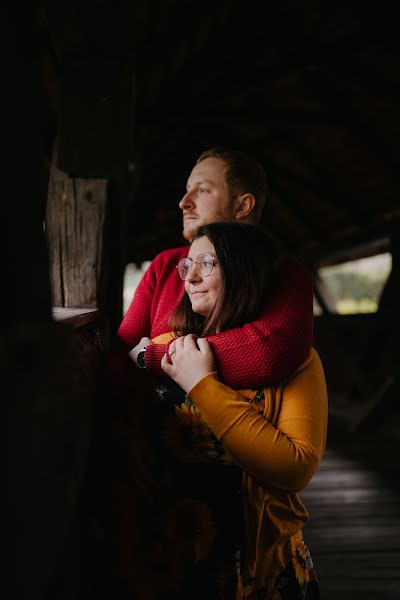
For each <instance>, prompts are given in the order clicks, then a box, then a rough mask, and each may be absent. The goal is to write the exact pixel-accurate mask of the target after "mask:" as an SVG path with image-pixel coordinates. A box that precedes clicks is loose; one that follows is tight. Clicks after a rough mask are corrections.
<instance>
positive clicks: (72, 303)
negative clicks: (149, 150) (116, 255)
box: [46, 165, 107, 308]
mask: <svg viewBox="0 0 400 600" xmlns="http://www.w3.org/2000/svg"><path fill="white" fill-rule="evenodd" d="M106 207H107V181H106V180H105V179H74V178H71V177H68V176H67V175H66V174H65V173H63V172H62V171H60V170H59V169H58V168H57V167H56V166H54V165H53V168H52V173H51V178H50V184H49V192H48V205H47V218H46V232H47V239H48V245H49V254H50V267H51V279H52V293H53V304H54V305H56V306H60V307H62V306H64V307H88V308H97V307H99V306H100V305H101V304H102V297H101V288H100V280H101V278H102V276H103V274H104V269H105V263H104V260H105V255H104V227H105V222H106Z"/></svg>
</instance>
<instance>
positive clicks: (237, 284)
mask: <svg viewBox="0 0 400 600" xmlns="http://www.w3.org/2000/svg"><path fill="white" fill-rule="evenodd" d="M203 236H206V237H207V238H208V239H209V240H210V242H211V243H212V244H213V246H214V248H215V254H216V259H217V260H218V264H219V268H220V270H221V293H220V295H219V298H218V300H217V301H216V303H215V305H214V307H213V309H212V311H211V313H210V314H209V315H208V316H207V317H203V316H202V315H198V314H196V313H194V312H193V310H192V305H191V302H190V300H189V296H188V295H187V294H184V295H183V297H182V300H181V301H180V303H179V304H178V306H177V308H176V310H175V311H174V313H173V315H172V317H171V321H170V325H171V329H172V330H173V331H174V333H175V334H176V335H187V334H188V333H194V334H196V335H198V336H202V337H205V336H207V335H212V334H214V333H216V332H219V331H226V330H227V329H233V328H235V327H241V326H242V325H244V324H245V323H251V322H252V321H254V320H255V319H256V318H257V317H258V316H259V314H260V313H261V310H262V309H263V308H264V306H265V304H266V302H267V300H268V294H269V292H271V291H272V285H273V282H274V277H275V275H276V272H277V270H278V266H279V262H280V251H279V247H278V244H277V242H276V240H274V238H272V237H271V236H270V235H269V234H267V233H265V232H264V231H262V230H261V229H260V228H258V227H256V226H255V225H250V224H248V223H243V222H241V221H219V222H216V223H209V224H208V225H203V226H202V227H200V228H199V230H198V231H197V234H196V237H195V238H194V239H199V238H201V237H203ZM193 241H194V240H193Z"/></svg>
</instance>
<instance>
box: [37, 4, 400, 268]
mask: <svg viewBox="0 0 400 600" xmlns="http://www.w3.org/2000/svg"><path fill="white" fill-rule="evenodd" d="M393 10H394V9H391V8H389V7H388V6H387V5H386V3H380V4H378V3H376V2H370V1H366V2H358V1H357V2H356V1H351V0H338V1H337V2H335V3H333V2H327V1H322V0H304V1H303V2H298V1H295V0H280V2H274V3H272V2H260V3H256V2H245V1H244V0H236V1H234V0H232V1H228V0H220V1H217V2H208V1H206V2H203V3H196V4H193V3H191V2H186V1H184V0H156V1H151V0H148V1H147V2H145V1H142V2H133V0H132V1H131V2H128V1H125V2H123V1H120V2H111V1H108V2H107V1H104V0H103V1H102V2H98V1H97V2H96V1H94V0H81V1H79V2H78V0H76V1H75V2H72V1H69V2H59V3H58V6H55V5H54V3H53V2H50V1H49V2H47V4H46V6H45V7H44V8H43V11H42V13H41V19H40V30H41V32H42V41H43V48H46V52H45V55H46V57H47V58H46V60H47V67H48V69H47V71H46V72H47V73H50V72H51V73H53V74H54V73H55V74H56V79H57V81H61V86H60V90H61V92H60V91H58V92H57V90H56V88H57V86H54V85H53V84H54V78H53V79H52V77H50V76H49V77H48V78H47V85H48V88H49V92H48V94H49V96H51V98H52V101H53V102H54V103H55V104H57V102H58V103H59V104H60V105H61V106H62V103H63V93H65V89H66V87H65V85H64V87H63V84H62V82H64V83H65V81H66V80H67V79H68V73H69V72H70V71H71V69H75V71H76V68H77V65H78V66H79V65H81V66H83V65H85V71H84V72H85V73H88V72H89V71H90V69H91V67H93V65H96V68H97V69H99V70H100V72H101V73H103V74H104V77H105V78H107V77H108V78H109V82H111V83H109V85H108V90H109V96H107V95H105V96H104V98H103V101H107V100H109V99H110V96H112V98H111V102H114V104H115V106H116V107H117V108H115V110H114V112H115V115H116V117H115V122H114V126H113V127H111V130H114V135H115V131H121V139H120V143H121V144H122V145H127V146H128V147H129V149H128V152H127V155H128V158H127V164H126V165H124V166H126V168H127V170H128V171H129V172H130V173H131V175H132V176H133V179H134V193H133V194H132V196H133V199H132V202H131V204H130V208H129V219H128V223H127V226H128V228H129V239H130V245H129V252H128V260H137V261H139V262H140V261H141V260H144V259H149V258H152V257H153V256H154V254H155V253H156V252H158V251H159V250H161V249H163V248H166V247H171V246H173V245H177V244H180V243H181V218H180V214H179V213H180V211H179V209H178V208H177V204H178V202H179V199H180V198H181V196H182V194H183V191H184V188H185V183H186V179H187V176H188V174H189V172H190V169H191V167H192V165H193V163H194V161H195V159H196V157H197V156H198V154H199V153H200V152H201V151H202V150H204V149H206V148H208V147H211V146H214V145H225V146H232V147H235V148H238V149H242V150H245V151H249V152H250V153H252V154H254V155H255V156H256V157H257V158H258V159H259V160H260V161H261V162H262V164H263V165H264V166H265V168H266V170H267V173H268V178H269V185H270V194H269V202H268V206H267V209H266V211H265V214H264V221H263V222H264V223H265V224H266V225H268V227H270V228H271V229H272V230H273V232H274V233H275V234H276V235H277V236H278V237H279V238H280V239H281V240H282V241H283V243H284V244H285V245H286V247H287V248H288V249H289V250H290V251H291V252H294V253H296V254H298V255H301V256H303V257H305V258H306V259H307V260H310V261H311V260H314V259H322V258H323V257H326V256H328V255H330V254H331V253H332V252H335V251H338V249H339V250H340V249H341V248H346V247H348V246H352V245H355V244H362V243H364V242H365V241H367V240H370V239H385V237H386V235H387V234H389V233H390V231H391V229H392V228H393V227H396V226H397V225H398V224H399V223H400V202H399V187H400V186H399V184H400V153H399V151H398V145H399V140H400V46H399V33H398V24H397V21H396V19H395V18H394V13H393ZM50 63H51V64H50ZM49 65H50V67H49ZM92 72H93V68H92V69H91V73H92ZM118 72H124V73H125V74H126V73H128V76H127V77H126V79H125V80H124V81H125V84H124V85H125V88H127V89H128V88H129V89H128V97H129V101H128V102H127V106H125V105H124V106H123V107H121V109H120V110H119V109H118V98H119V97H122V96H123V95H124V93H125V92H124V93H123V92H121V90H120V88H119V87H118V85H113V83H115V81H116V79H115V73H118ZM84 79H85V78H84V77H82V80H84ZM52 81H53V83H52ZM121 81H122V79H121V78H119V79H118V82H119V83H120V82H121ZM127 82H128V83H127ZM129 86H130V87H129ZM125 88H124V89H125ZM121 89H122V88H121ZM63 90H64V91H63ZM110 90H111V91H110ZM57 94H58V96H57ZM60 94H61V100H60ZM119 94H120V96H119ZM99 95H101V94H100V93H99ZM79 97H80V98H82V95H81V96H79V94H78V95H77V98H79ZM57 98H58V99H57ZM124 98H126V94H125V96H124ZM58 113H60V111H59V110H58ZM87 113H88V114H89V115H90V113H91V107H90V105H88V110H87ZM61 115H62V110H61ZM121 115H123V116H121ZM126 115H127V116H126ZM118 119H119V120H118ZM71 122H72V119H69V120H68V118H67V117H64V118H63V117H62V116H61V126H64V130H65V128H66V127H67V125H68V124H69V127H70V128H71V127H72V125H71ZM118 128H119V129H118ZM112 133H113V132H112V131H111V133H110V132H109V133H108V134H107V135H109V136H111V135H112ZM71 135H72V134H71ZM72 137H73V136H72ZM83 137H84V136H83ZM74 139H75V140H76V139H80V138H79V135H78V134H76V136H75V138H74ZM106 139H111V138H110V137H109V138H107V136H106ZM115 143H116V142H115V139H114V143H113V144H110V143H109V144H107V143H104V144H103V146H104V147H108V156H109V158H108V159H107V160H109V161H112V160H113V158H112V156H114V159H115V156H119V154H118V152H117V151H115ZM70 144H72V142H70ZM82 144H83V148H84V140H83V141H82ZM99 145H102V144H99ZM64 150H65V148H64ZM62 155H63V152H62V148H61V157H62ZM65 155H66V153H65V151H64V156H65ZM110 157H111V158H110ZM88 161H89V158H87V159H86V163H87V162H88ZM61 162H63V161H62V160H61ZM72 162H73V161H72ZM83 163H85V160H84V161H83ZM64 164H65V165H66V166H67V167H68V164H69V165H71V161H70V162H69V163H68V160H64ZM80 164H82V161H81V163H80ZM62 166H63V165H62ZM67 170H68V168H67ZM69 170H70V171H72V174H73V175H74V174H75V175H77V176H85V175H96V176H102V175H103V176H104V173H102V172H100V173H98V172H95V173H93V172H90V171H91V169H90V168H88V169H87V171H88V172H86V173H85V172H84V171H85V168H83V172H79V171H80V169H79V168H78V169H75V172H74V168H72V167H70V169H69ZM105 170H106V171H107V168H106V169H105Z"/></svg>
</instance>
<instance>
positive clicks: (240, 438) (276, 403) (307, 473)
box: [153, 222, 327, 600]
mask: <svg viewBox="0 0 400 600" xmlns="http://www.w3.org/2000/svg"><path fill="white" fill-rule="evenodd" d="M277 264H278V256H277V251H276V247H275V245H274V243H273V242H272V240H271V239H270V238H269V237H268V236H267V235H266V234H264V233H263V232H262V231H260V230H259V229H257V228H256V227H254V226H252V225H247V224H244V223H240V222H228V223H227V222H224V223H212V224H209V225H206V226H203V227H201V228H200V229H199V231H198V233H197V236H196V238H195V239H194V241H193V242H192V245H191V247H190V251H189V255H188V258H185V259H182V260H181V261H180V263H179V265H178V270H179V274H180V276H181V278H182V279H184V281H185V290H186V294H185V295H184V297H183V298H182V300H181V303H180V304H179V306H178V308H177V310H176V311H175V313H174V315H173V319H172V325H173V330H174V332H173V333H169V334H165V335H163V336H159V337H158V338H155V339H154V340H153V343H165V342H166V340H167V339H170V340H172V341H171V343H170V345H169V352H168V354H169V356H167V355H166V356H164V358H163V361H162V367H163V369H164V371H165V373H166V375H168V377H169V378H171V379H172V380H173V381H174V382H175V384H177V386H171V385H169V384H168V381H167V380H166V381H165V382H163V384H164V385H162V386H159V388H158V397H159V398H161V399H162V400H163V404H162V408H161V405H158V406H159V407H158V409H157V411H158V412H157V414H158V416H159V422H158V424H157V427H156V429H157V428H160V431H161V435H160V440H161V441H160V447H159V448H158V451H159V452H160V456H162V457H163V461H162V462H161V463H160V465H161V466H160V470H159V475H160V478H159V479H160V481H162V482H163V485H164V484H165V485H164V487H163V489H164V498H165V499H166V504H165V507H164V508H163V511H164V512H163V514H164V516H165V524H164V526H163V528H162V529H163V532H162V533H161V532H160V540H162V543H161V545H162V547H163V552H164V553H166V554H168V557H169V559H170V561H171V563H170V567H169V568H167V569H166V570H167V571H169V573H170V571H171V570H172V571H173V570H174V569H173V568H172V565H174V564H175V563H177V564H178V565H180V567H181V571H180V572H178V571H179V569H178V570H177V572H176V579H175V580H174V582H175V583H174V584H175V585H176V588H175V591H176V593H179V594H181V596H175V597H190V598H208V599H211V598H229V599H232V598H252V599H258V598H268V599H270V598H271V599H278V598H282V599H295V598H296V599H297V598H303V599H307V600H308V599H312V598H318V597H319V593H318V584H317V582H316V577H315V573H314V570H313V567H312V561H311V557H310V555H309V552H308V550H307V548H306V546H305V545H304V542H303V538H302V532H301V530H302V527H303V525H304V524H305V522H306V521H307V519H308V514H307V511H306V509H305V507H304V506H303V504H302V503H301V502H300V500H299V498H298V496H297V494H296V492H298V491H299V490H300V489H302V488H303V487H304V486H305V485H306V484H307V483H308V482H309V480H310V479H311V477H312V476H313V474H314V472H315V471H316V469H317V468H318V465H319V463H320V461H321V458H322V454H323V450H324V447H325V440H326V423H327V396H326V386H325V378H324V373H323V369H322V365H321V362H320V360H319V357H318V355H317V353H316V352H315V350H312V351H311V353H310V355H309V357H308V359H307V360H306V362H305V363H304V364H303V365H302V366H301V367H300V369H299V370H298V371H297V372H296V373H294V374H293V377H292V378H291V379H290V380H289V381H285V382H282V384H281V385H279V386H278V387H276V388H271V387H269V388H265V389H255V390H240V391H235V390H232V389H230V388H228V387H227V386H225V385H224V384H223V382H221V381H220V380H219V379H218V374H217V366H216V365H215V362H214V357H213V353H212V350H211V347H210V345H209V344H208V342H207V341H206V340H205V339H204V337H205V336H206V335H210V334H215V333H218V332H221V331H224V330H226V329H233V328H235V327H239V326H242V325H243V324H245V323H247V322H251V321H252V320H253V319H254V318H255V317H256V316H257V314H258V312H259V311H260V309H261V307H262V306H264V304H265V302H266V300H267V296H268V293H269V292H270V291H271V290H272V286H273V279H274V273H275V270H276V267H277ZM249 352H251V348H249ZM172 409H174V410H172ZM168 532H169V533H170V539H169V542H168ZM168 544H169V545H168ZM174 556H175V558H176V557H178V560H177V561H176V560H175V561H174ZM166 585H173V584H171V582H170V581H169V584H166Z"/></svg>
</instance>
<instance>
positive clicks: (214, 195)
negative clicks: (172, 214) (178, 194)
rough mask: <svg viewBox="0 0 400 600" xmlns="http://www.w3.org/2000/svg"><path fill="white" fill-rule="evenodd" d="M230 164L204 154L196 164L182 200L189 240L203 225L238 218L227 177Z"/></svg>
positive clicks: (185, 236)
mask: <svg viewBox="0 0 400 600" xmlns="http://www.w3.org/2000/svg"><path fill="white" fill-rule="evenodd" d="M226 170H227V165H226V163H225V161H223V160H222V159H220V158H213V157H212V158H205V159H204V160H202V161H201V162H199V163H198V164H197V165H195V166H194V168H193V170H192V172H191V173H190V175H189V179H188V180H187V185H186V189H187V192H186V194H185V195H184V197H183V198H182V200H181V201H180V202H179V208H181V209H182V211H183V237H184V238H185V239H187V240H188V241H189V242H190V241H191V240H192V238H193V236H194V234H195V233H196V231H197V229H198V228H199V227H200V226H201V225H206V224H207V223H212V222H213V221H228V220H231V219H234V218H235V205H234V204H235V203H234V202H233V201H232V199H231V198H230V195H229V190H228V185H227V183H226V180H225V173H226Z"/></svg>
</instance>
